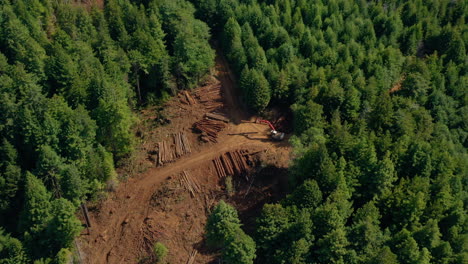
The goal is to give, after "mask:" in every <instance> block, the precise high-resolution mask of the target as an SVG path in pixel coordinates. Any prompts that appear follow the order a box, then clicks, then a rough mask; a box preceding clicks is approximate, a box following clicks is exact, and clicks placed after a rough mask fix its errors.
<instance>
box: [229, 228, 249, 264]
mask: <svg viewBox="0 0 468 264" xmlns="http://www.w3.org/2000/svg"><path fill="white" fill-rule="evenodd" d="M254 259H255V242H254V240H253V239H252V238H251V237H249V236H248V235H246V234H245V233H244V232H239V233H235V234H233V236H232V237H231V238H229V241H227V243H226V247H225V248H224V249H223V260H224V261H225V262H226V263H228V264H253V263H254V262H253V260H254Z"/></svg>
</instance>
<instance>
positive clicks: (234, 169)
mask: <svg viewBox="0 0 468 264" xmlns="http://www.w3.org/2000/svg"><path fill="white" fill-rule="evenodd" d="M247 155H248V153H246V152H244V151H239V150H237V151H231V152H226V153H224V154H223V155H221V156H219V157H216V158H215V159H213V164H214V166H215V169H216V172H217V174H218V177H220V178H224V177H226V176H228V175H231V176H234V175H239V176H244V177H245V179H246V180H247V181H248V180H249V179H248V177H247V173H246V172H247V170H248V168H249V165H248V164H247V158H246V156H247Z"/></svg>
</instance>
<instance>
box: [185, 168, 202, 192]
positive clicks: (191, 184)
mask: <svg viewBox="0 0 468 264" xmlns="http://www.w3.org/2000/svg"><path fill="white" fill-rule="evenodd" d="M180 181H181V183H182V185H183V186H184V187H185V189H187V190H188V191H189V192H190V194H191V195H192V197H195V193H201V187H200V184H199V183H198V182H197V181H195V180H194V179H193V178H192V177H191V176H190V174H189V173H188V172H186V171H182V173H181V177H180Z"/></svg>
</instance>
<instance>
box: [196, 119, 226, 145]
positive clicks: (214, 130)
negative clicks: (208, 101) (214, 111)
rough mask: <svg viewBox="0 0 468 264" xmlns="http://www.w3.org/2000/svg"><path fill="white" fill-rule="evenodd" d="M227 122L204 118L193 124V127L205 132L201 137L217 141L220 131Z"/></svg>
mask: <svg viewBox="0 0 468 264" xmlns="http://www.w3.org/2000/svg"><path fill="white" fill-rule="evenodd" d="M225 127H226V124H225V123H223V122H220V121H216V120H210V119H203V120H200V121H198V122H196V123H194V124H193V128H194V129H195V130H198V131H200V132H202V133H203V135H202V137H201V139H202V140H203V141H205V142H209V141H211V142H213V143H217V142H218V140H217V138H218V133H219V132H220V131H221V130H223V129H224V128H225Z"/></svg>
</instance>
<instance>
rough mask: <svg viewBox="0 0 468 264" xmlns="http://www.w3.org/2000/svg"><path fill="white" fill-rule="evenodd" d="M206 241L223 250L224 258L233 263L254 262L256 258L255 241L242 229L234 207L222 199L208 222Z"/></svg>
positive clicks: (247, 263) (211, 245) (244, 263)
mask: <svg viewBox="0 0 468 264" xmlns="http://www.w3.org/2000/svg"><path fill="white" fill-rule="evenodd" d="M205 230H206V234H205V235H206V242H207V244H208V245H209V246H210V247H212V248H220V247H221V250H222V256H223V260H224V261H225V262H226V263H232V264H252V263H253V260H254V259H255V257H256V255H255V242H254V240H253V239H252V238H251V237H249V236H248V235H247V234H245V233H244V231H243V230H242V229H241V224H240V221H239V218H238V216H237V211H236V209H235V208H234V207H232V206H230V205H228V204H226V203H225V202H224V201H222V200H221V201H220V202H219V204H218V205H217V206H215V208H214V209H213V212H212V213H211V215H210V216H209V218H208V221H207V223H206V227H205Z"/></svg>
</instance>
